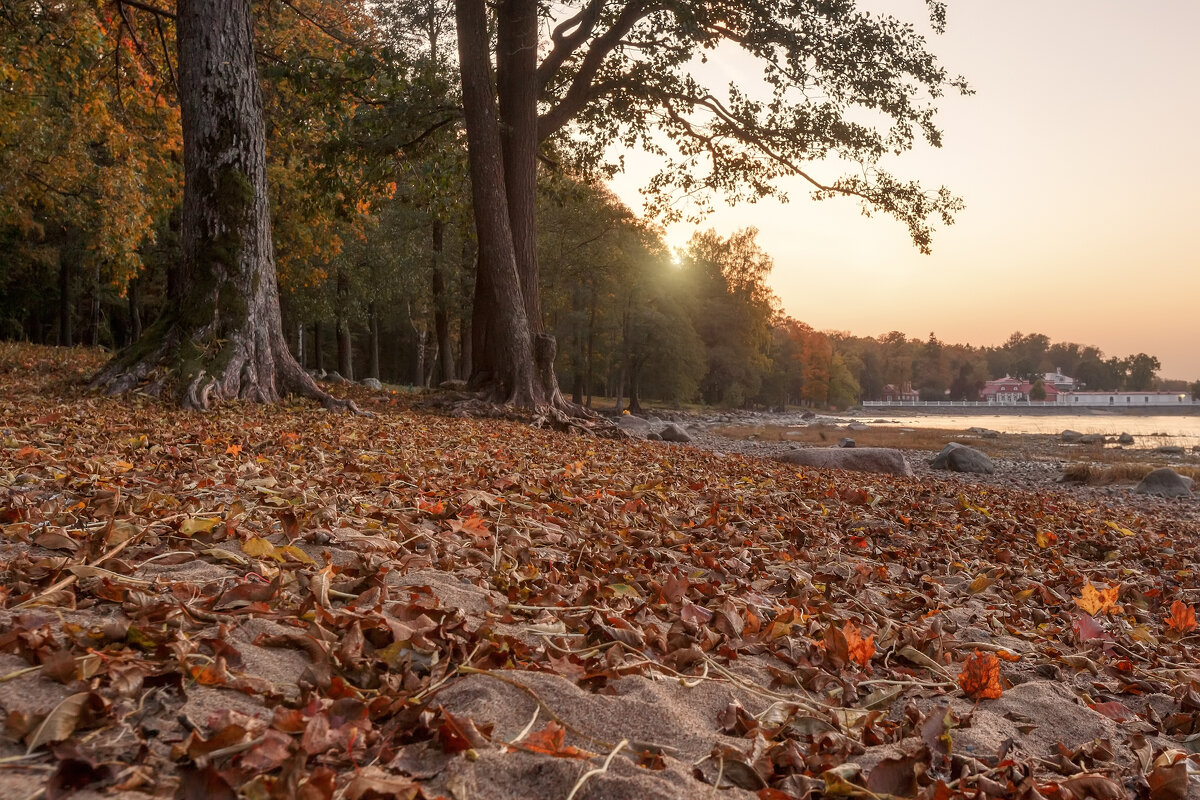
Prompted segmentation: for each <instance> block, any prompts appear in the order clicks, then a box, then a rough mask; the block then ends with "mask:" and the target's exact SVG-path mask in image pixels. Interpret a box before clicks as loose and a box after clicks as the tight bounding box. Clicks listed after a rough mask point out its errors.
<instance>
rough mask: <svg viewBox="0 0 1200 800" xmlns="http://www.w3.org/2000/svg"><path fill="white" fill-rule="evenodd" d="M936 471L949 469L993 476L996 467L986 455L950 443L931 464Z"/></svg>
mask: <svg viewBox="0 0 1200 800" xmlns="http://www.w3.org/2000/svg"><path fill="white" fill-rule="evenodd" d="M929 466H931V467H933V468H934V469H948V470H950V471H951V472H973V473H976V474H982V475H991V474H992V473H993V472H995V471H996V465H995V464H993V463H992V459H991V458H989V457H988V455H987V454H986V453H983V452H981V451H979V450H976V449H975V448H974V447H968V446H967V445H965V444H959V443H958V442H950V443H949V444H947V445H946V446H945V447H943V448H942V452H940V453H938V454H937V455H936V456H934V458H933V460H932V461H930V462H929Z"/></svg>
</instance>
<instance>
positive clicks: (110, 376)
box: [90, 326, 373, 416]
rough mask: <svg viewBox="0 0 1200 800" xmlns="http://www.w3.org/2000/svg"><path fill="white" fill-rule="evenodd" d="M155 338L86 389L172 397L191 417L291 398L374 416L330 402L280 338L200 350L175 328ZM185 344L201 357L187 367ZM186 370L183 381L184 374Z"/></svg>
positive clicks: (122, 356)
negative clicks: (228, 405)
mask: <svg viewBox="0 0 1200 800" xmlns="http://www.w3.org/2000/svg"><path fill="white" fill-rule="evenodd" d="M148 334H149V335H153V334H150V332H148ZM157 335H158V336H161V338H160V339H159V341H158V343H157V344H153V343H152V344H151V345H149V346H146V345H145V344H144V343H142V342H139V343H137V344H134V345H133V346H132V347H130V348H126V349H125V350H124V351H122V352H120V353H118V354H117V355H116V356H114V358H113V359H112V361H110V362H109V363H108V364H107V365H105V366H104V367H103V368H102V369H101V370H100V372H98V373H97V374H96V375H95V377H93V378H92V380H91V382H90V388H92V389H94V390H99V391H103V392H105V393H106V394H109V395H119V394H128V393H130V392H134V391H141V392H143V393H145V394H149V395H153V396H159V395H161V394H163V393H164V392H165V393H167V394H168V395H174V396H175V397H176V398H177V400H178V402H179V404H180V406H181V407H183V408H187V409H193V410H196V411H210V410H212V409H213V408H214V407H216V406H217V405H219V404H220V403H222V402H226V401H229V400H235V399H236V400H245V401H249V402H254V403H275V402H278V401H279V399H280V398H281V397H284V396H286V395H296V396H299V397H306V398H309V399H312V400H316V401H317V402H319V403H320V404H321V405H322V406H323V407H325V408H326V409H328V410H330V411H348V412H350V413H352V414H358V415H361V416H373V415H372V414H371V413H369V412H366V411H363V410H362V409H360V408H359V407H358V406H357V405H356V404H355V403H354V401H352V400H349V399H344V398H339V397H334V396H333V395H332V394H330V393H329V392H327V391H325V390H324V389H322V388H321V387H320V386H318V385H317V382H316V380H314V379H313V377H312V376H311V375H309V374H308V373H307V372H305V371H304V369H303V368H302V367H301V366H300V365H299V363H297V362H296V359H295V358H294V357H293V356H292V354H291V352H290V351H288V349H287V346H286V344H284V343H283V341H282V337H271V339H273V341H271V340H270V339H269V340H268V341H267V342H257V341H255V339H254V338H253V336H248V337H247V339H246V341H242V342H223V343H218V342H216V341H214V340H212V339H211V337H208V339H209V341H210V342H211V346H210V347H208V348H201V347H199V346H198V345H197V344H196V343H197V342H198V341H204V340H205V338H206V337H204V336H203V335H202V336H200V337H187V338H186V339H185V337H184V336H183V335H182V334H181V333H180V332H179V329H178V328H177V327H174V326H171V327H168V328H166V329H165V330H164V331H163V332H161V333H159V334H157ZM185 341H186V343H187V346H188V347H189V348H192V349H194V350H196V351H197V352H199V353H201V355H200V356H198V357H197V358H196V359H194V360H193V361H192V362H191V363H190V365H189V366H187V367H185V366H184V365H185V363H187V362H186V361H185V359H184V357H183V355H182V354H181V351H182V348H183V346H184V342H185ZM255 345H265V346H259V347H256V346H255ZM185 368H186V369H188V374H187V375H185V374H183V372H184V369H185Z"/></svg>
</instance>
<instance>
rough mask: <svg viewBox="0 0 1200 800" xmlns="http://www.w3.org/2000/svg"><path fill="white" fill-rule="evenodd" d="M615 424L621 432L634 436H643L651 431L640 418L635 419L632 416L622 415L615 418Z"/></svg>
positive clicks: (647, 424)
mask: <svg viewBox="0 0 1200 800" xmlns="http://www.w3.org/2000/svg"><path fill="white" fill-rule="evenodd" d="M616 423H617V425H618V426H620V427H621V429H622V430H624V431H627V432H628V433H632V434H634V435H635V436H645V435H646V434H648V433H650V431H651V428H650V423H649V422H646V420H644V419H642V418H641V417H635V416H634V415H633V414H622V415H621V416H619V417H617V418H616Z"/></svg>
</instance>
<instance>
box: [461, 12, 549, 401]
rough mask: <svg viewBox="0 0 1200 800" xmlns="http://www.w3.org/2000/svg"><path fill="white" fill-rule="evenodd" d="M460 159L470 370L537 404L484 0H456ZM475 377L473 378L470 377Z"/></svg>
mask: <svg viewBox="0 0 1200 800" xmlns="http://www.w3.org/2000/svg"><path fill="white" fill-rule="evenodd" d="M455 12H456V16H457V21H458V51H459V68H460V70H461V73H462V87H463V116H464V119H465V122H466V128H467V160H468V163H469V166H470V173H471V196H472V200H473V203H474V209H475V233H476V238H477V240H478V242H479V268H478V271H477V274H476V281H475V309H474V330H473V335H474V336H475V337H476V345H477V346H476V348H475V351H474V352H473V353H472V356H473V358H474V359H475V361H476V365H475V370H476V373H477V374H479V373H481V372H482V373H488V378H489V382H490V383H492V385H493V388H494V390H495V391H494V395H495V396H496V397H497V399H500V400H503V401H504V402H506V403H511V404H513V405H518V406H526V407H533V406H536V405H540V404H541V403H542V402H543V401H544V397H542V396H541V395H540V392H538V391H537V390H536V388H535V366H534V362H533V342H532V340H531V337H530V329H529V321H528V317H527V316H526V313H525V304H524V300H523V299H522V296H521V283H520V277H519V275H518V273H517V262H516V255H515V250H514V246H513V234H512V227H511V225H510V223H509V217H508V200H507V197H506V194H505V185H504V169H503V166H502V162H501V158H502V147H501V142H500V130H499V125H498V123H497V119H496V100H495V95H494V94H493V92H492V82H491V74H490V72H491V70H490V64H489V61H490V59H489V49H488V31H487V8H486V5H485V2H484V0H456V3H455ZM473 382H474V381H473Z"/></svg>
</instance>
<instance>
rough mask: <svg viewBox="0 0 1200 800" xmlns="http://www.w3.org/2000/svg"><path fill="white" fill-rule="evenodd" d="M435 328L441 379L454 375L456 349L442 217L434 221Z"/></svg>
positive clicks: (448, 378)
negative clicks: (445, 266)
mask: <svg viewBox="0 0 1200 800" xmlns="http://www.w3.org/2000/svg"><path fill="white" fill-rule="evenodd" d="M432 233H433V286H432V289H433V330H434V335H435V336H436V337H437V348H438V355H439V358H438V366H439V368H440V370H441V373H442V374H441V380H443V381H448V380H450V379H451V378H453V377H454V351H453V350H452V349H451V347H450V314H449V309H450V301H449V298H448V297H446V277H445V275H443V274H442V272H443V269H444V266H443V259H442V254H443V253H442V251H443V240H444V225H443V223H442V221H441V220H440V219H434V221H433V231H432Z"/></svg>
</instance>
